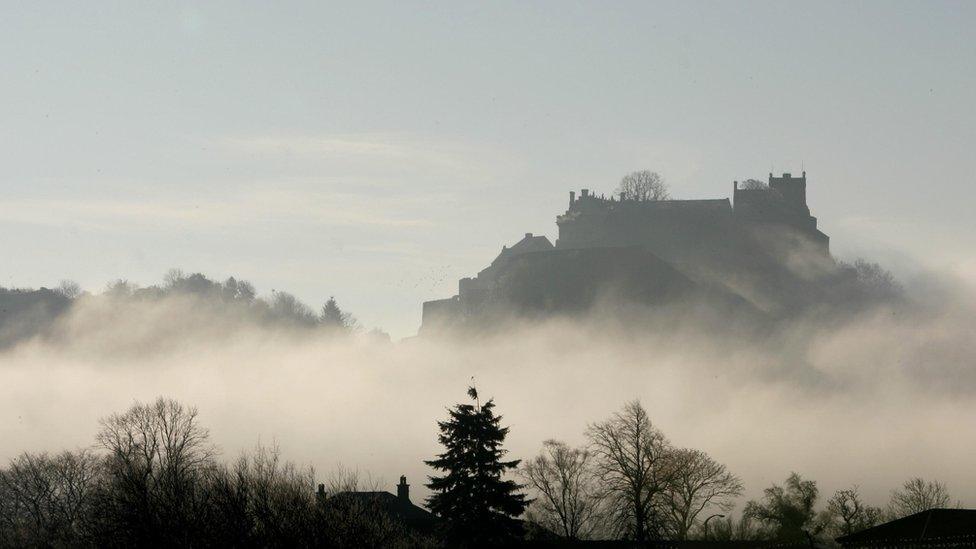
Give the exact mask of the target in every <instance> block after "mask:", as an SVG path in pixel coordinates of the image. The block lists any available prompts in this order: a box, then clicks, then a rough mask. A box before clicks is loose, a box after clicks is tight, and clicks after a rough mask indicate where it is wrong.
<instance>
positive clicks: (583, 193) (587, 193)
mask: <svg viewBox="0 0 976 549" xmlns="http://www.w3.org/2000/svg"><path fill="white" fill-rule="evenodd" d="M587 196H590V190H589V189H583V190H582V191H580V198H586V197H587Z"/></svg>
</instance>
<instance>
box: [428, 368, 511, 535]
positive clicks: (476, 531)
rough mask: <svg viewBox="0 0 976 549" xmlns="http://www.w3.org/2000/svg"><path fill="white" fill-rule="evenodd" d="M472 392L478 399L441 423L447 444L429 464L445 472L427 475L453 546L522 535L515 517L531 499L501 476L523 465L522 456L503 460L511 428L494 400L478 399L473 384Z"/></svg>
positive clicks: (441, 437)
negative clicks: (496, 409) (480, 401)
mask: <svg viewBox="0 0 976 549" xmlns="http://www.w3.org/2000/svg"><path fill="white" fill-rule="evenodd" d="M468 395H469V396H470V397H471V398H472V400H474V401H475V404H474V405H471V404H458V405H457V406H455V407H454V408H453V409H451V410H448V413H449V414H450V418H449V419H448V420H447V421H439V422H438V423H437V425H438V426H439V427H440V431H441V433H440V435H439V436H438V440H439V441H440V443H441V444H442V445H443V446H444V447H445V448H446V451H445V452H444V453H443V454H440V455H438V456H437V459H434V460H431V461H427V462H426V463H427V465H429V466H431V467H433V468H434V469H437V470H439V471H443V472H444V475H443V476H440V477H428V478H429V480H430V483H429V484H427V487H428V488H430V489H431V491H432V492H433V495H431V496H430V497H429V498H427V506H428V507H429V508H430V510H431V511H433V512H434V514H436V515H437V516H439V517H441V518H442V519H444V521H445V523H446V524H445V526H446V535H447V541H448V543H449V544H450V545H461V546H482V545H489V544H499V543H504V542H505V541H506V540H511V539H513V538H516V537H518V536H519V534H520V530H521V525H520V523H519V522H518V521H517V520H515V518H514V517H517V516H519V515H521V514H522V512H523V511H524V510H525V507H526V506H527V505H528V503H529V502H528V501H526V499H525V495H524V494H522V493H519V490H520V489H521V488H522V485H520V484H517V483H516V482H514V481H511V480H504V479H503V478H502V476H503V475H504V473H505V472H506V471H507V470H509V469H514V468H515V467H517V466H518V464H519V460H514V461H502V456H504V455H505V454H506V453H507V450H503V449H502V448H501V445H502V442H504V440H505V436H506V435H507V434H508V427H501V426H500V425H499V424H500V422H501V419H502V418H501V416H496V415H495V413H494V408H495V403H494V402H493V401H491V400H489V401H488V402H487V403H485V404H484V405H480V403H479V401H478V392H477V391H476V390H475V388H474V387H471V388H469V389H468Z"/></svg>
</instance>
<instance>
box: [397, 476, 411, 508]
mask: <svg viewBox="0 0 976 549" xmlns="http://www.w3.org/2000/svg"><path fill="white" fill-rule="evenodd" d="M397 499H399V500H400V501H407V502H408V501H410V485H409V484H407V476H406V475H400V484H397Z"/></svg>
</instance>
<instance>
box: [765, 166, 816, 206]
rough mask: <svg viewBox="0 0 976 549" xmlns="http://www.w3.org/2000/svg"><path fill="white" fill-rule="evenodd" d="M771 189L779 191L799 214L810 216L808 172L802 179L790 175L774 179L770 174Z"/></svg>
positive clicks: (785, 174) (786, 174)
mask: <svg viewBox="0 0 976 549" xmlns="http://www.w3.org/2000/svg"><path fill="white" fill-rule="evenodd" d="M769 188H770V189H773V190H776V191H778V192H779V194H780V196H782V197H783V200H784V201H785V202H786V203H787V204H788V205H790V206H791V207H793V208H794V209H796V210H797V211H798V212H802V213H803V214H805V215H810V208H808V207H807V172H806V171H804V172H803V175H801V176H800V177H793V175H792V174H789V173H784V174H783V176H782V177H773V174H772V173H770V174H769Z"/></svg>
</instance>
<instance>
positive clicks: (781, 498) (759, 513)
mask: <svg viewBox="0 0 976 549" xmlns="http://www.w3.org/2000/svg"><path fill="white" fill-rule="evenodd" d="M818 495H819V491H818V490H817V483H816V482H815V481H812V480H803V478H802V477H800V475H798V474H796V473H792V474H790V476H789V478H787V479H786V483H785V485H784V486H779V485H776V484H774V485H773V486H771V487H769V488H766V489H765V490H764V495H763V501H762V502H761V503H760V502H756V501H750V502H749V503H747V504H746V508H745V511H744V513H743V514H744V515H745V516H748V517H750V518H753V519H755V520H757V521H759V522H760V523H762V524H763V525H764V526H765V527H766V528H767V530H768V532H769V534H770V536H771V537H772V538H773V539H777V540H782V541H802V540H806V539H808V538H810V537H811V536H817V535H819V534H820V532H821V531H822V530H823V524H821V523H820V522H819V521H818V520H817V512H816V511H815V509H814V506H815V505H816V503H817V497H818Z"/></svg>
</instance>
